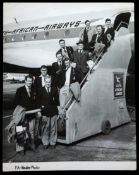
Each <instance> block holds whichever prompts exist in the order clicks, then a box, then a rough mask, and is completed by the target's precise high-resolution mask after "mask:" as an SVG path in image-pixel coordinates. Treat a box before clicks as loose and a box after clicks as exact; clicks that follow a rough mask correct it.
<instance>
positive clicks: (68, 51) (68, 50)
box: [58, 46, 74, 61]
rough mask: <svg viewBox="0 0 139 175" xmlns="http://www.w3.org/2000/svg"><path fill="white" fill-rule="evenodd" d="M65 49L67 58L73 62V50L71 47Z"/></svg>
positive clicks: (60, 50)
mask: <svg viewBox="0 0 139 175" xmlns="http://www.w3.org/2000/svg"><path fill="white" fill-rule="evenodd" d="M65 47H66V50H67V53H68V56H69V58H70V61H73V56H72V54H73V52H74V50H73V48H72V47H71V46H65ZM58 52H62V49H59V50H58Z"/></svg>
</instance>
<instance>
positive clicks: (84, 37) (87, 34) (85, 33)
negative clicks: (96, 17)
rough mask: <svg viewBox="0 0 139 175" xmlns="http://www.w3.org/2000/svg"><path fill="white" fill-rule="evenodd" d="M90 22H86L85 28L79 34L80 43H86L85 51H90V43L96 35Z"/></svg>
mask: <svg viewBox="0 0 139 175" xmlns="http://www.w3.org/2000/svg"><path fill="white" fill-rule="evenodd" d="M90 23H91V22H90V21H89V20H86V21H85V28H83V29H82V30H81V31H80V33H79V41H83V42H84V43H85V45H84V49H85V50H90V42H91V39H92V36H93V34H94V33H95V31H94V29H92V28H91V26H90Z"/></svg>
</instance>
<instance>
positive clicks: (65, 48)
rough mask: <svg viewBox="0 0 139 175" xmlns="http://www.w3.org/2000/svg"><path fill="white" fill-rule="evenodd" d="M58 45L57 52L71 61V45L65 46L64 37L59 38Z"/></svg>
mask: <svg viewBox="0 0 139 175" xmlns="http://www.w3.org/2000/svg"><path fill="white" fill-rule="evenodd" d="M59 45H60V49H59V50H58V52H61V53H62V56H63V59H65V58H69V59H70V61H72V60H73V58H72V54H73V51H74V50H73V48H72V47H71V46H66V45H65V40H64V39H60V40H59Z"/></svg>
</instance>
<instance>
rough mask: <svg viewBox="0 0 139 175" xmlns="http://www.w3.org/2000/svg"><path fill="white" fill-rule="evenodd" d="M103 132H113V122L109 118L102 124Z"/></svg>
mask: <svg viewBox="0 0 139 175" xmlns="http://www.w3.org/2000/svg"><path fill="white" fill-rule="evenodd" d="M101 130H102V133H103V134H109V133H110V132H111V123H110V121H109V120H104V121H103V122H102V125H101Z"/></svg>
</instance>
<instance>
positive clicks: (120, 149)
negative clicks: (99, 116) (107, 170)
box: [3, 84, 136, 162]
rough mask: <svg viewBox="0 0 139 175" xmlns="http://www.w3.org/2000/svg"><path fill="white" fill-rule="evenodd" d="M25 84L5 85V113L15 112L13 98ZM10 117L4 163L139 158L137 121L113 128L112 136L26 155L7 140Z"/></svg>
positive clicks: (4, 145)
mask: <svg viewBox="0 0 139 175" xmlns="http://www.w3.org/2000/svg"><path fill="white" fill-rule="evenodd" d="M22 85H23V84H10V85H7V84H6V85H4V91H3V102H4V105H3V106H4V110H3V116H5V115H9V114H11V110H9V109H10V108H9V107H10V105H11V101H12V100H13V97H14V95H15V91H16V89H17V87H20V86H22ZM9 122H10V118H4V119H3V162H9V161H11V162H53V161H99V160H101V161H115V160H116V161H135V160H136V122H133V121H132V122H131V123H128V124H125V125H123V126H120V127H117V128H115V129H112V131H111V133H110V134H109V135H103V134H98V135H96V136H92V137H89V138H87V139H85V140H82V141H80V142H78V143H74V144H72V145H62V144H57V147H56V149H55V150H51V149H48V150H45V151H44V150H43V149H42V145H40V146H39V148H38V150H39V152H38V153H33V152H32V151H31V150H28V151H27V152H26V155H25V156H21V155H19V154H16V151H15V144H9V143H8V142H7V139H6V138H7V136H6V133H5V130H4V128H5V126H6V125H7V124H8V123H9Z"/></svg>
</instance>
